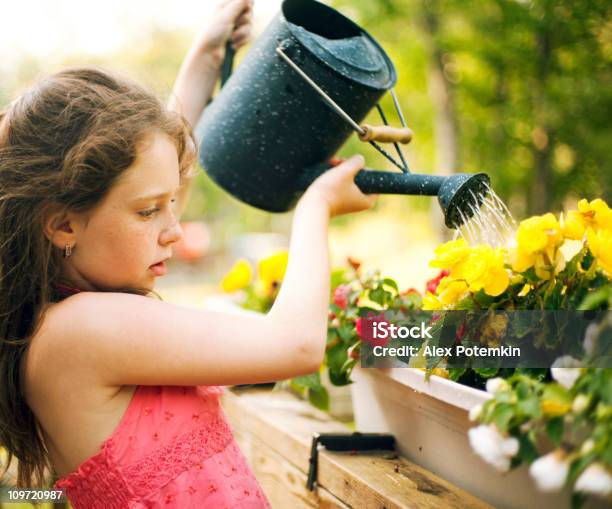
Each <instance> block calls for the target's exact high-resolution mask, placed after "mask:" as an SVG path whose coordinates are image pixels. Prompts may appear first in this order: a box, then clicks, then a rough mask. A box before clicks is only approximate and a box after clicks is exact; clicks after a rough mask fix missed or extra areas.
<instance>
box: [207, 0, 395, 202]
mask: <svg viewBox="0 0 612 509" xmlns="http://www.w3.org/2000/svg"><path fill="white" fill-rule="evenodd" d="M278 47H281V48H282V50H283V51H284V52H285V53H286V55H287V56H289V57H290V58H291V60H293V62H295V63H296V64H297V65H299V67H300V68H301V69H302V70H303V71H304V72H305V73H306V74H307V75H308V76H310V77H311V78H312V79H313V80H314V81H315V82H316V83H317V84H318V85H319V86H320V87H321V88H322V89H323V90H324V91H325V92H326V93H327V94H328V95H329V96H331V97H332V99H333V100H334V101H336V102H337V103H338V104H339V105H340V106H341V107H342V108H343V109H344V110H345V111H346V112H347V113H348V114H349V115H350V116H351V117H352V118H353V119H355V121H357V122H361V120H363V118H364V117H365V116H366V115H367V113H368V112H369V111H370V110H371V109H372V108H373V107H374V106H375V105H376V103H377V101H378V100H379V99H380V97H381V96H382V95H383V94H384V93H385V92H386V91H387V90H389V89H390V88H391V87H392V86H393V85H394V84H395V81H396V73H395V69H394V67H393V64H392V62H391V60H390V59H389V58H388V56H387V55H386V53H385V52H384V51H383V49H382V48H381V47H380V46H379V45H378V43H377V42H376V41H375V40H374V39H373V38H372V37H371V36H370V35H369V34H367V33H366V32H365V31H364V30H363V29H361V28H360V27H359V26H357V25H356V24H355V23H353V22H352V21H350V20H349V19H347V18H346V17H344V16H342V15H341V14H340V13H338V12H337V11H335V10H334V9H332V8H330V7H328V6H325V5H323V4H321V3H319V2H316V1H314V0H286V1H285V2H284V3H283V5H282V8H281V11H280V12H279V14H278V15H277V16H276V18H275V19H274V20H273V21H272V22H271V24H270V25H269V26H268V28H267V29H266V31H265V32H264V33H263V34H262V35H261V36H260V37H259V39H258V40H257V41H256V43H255V44H254V45H253V47H252V48H251V49H250V50H249V52H248V53H247V54H246V55H245V57H244V58H243V60H242V62H241V63H240V65H239V66H238V68H237V70H236V71H235V72H234V74H233V75H232V76H231V78H230V79H229V80H228V81H227V83H226V84H225V86H224V87H223V88H222V89H221V91H220V93H219V94H218V95H217V97H216V98H215V99H214V101H213V102H212V103H211V104H210V105H209V106H208V107H207V108H206V110H205V111H204V114H203V117H202V119H201V123H200V124H199V126H198V127H199V129H198V132H199V137H200V139H201V141H200V162H201V163H202V166H203V167H204V169H205V170H206V172H207V173H208V175H210V177H211V178H212V179H213V180H214V181H215V182H216V183H217V184H219V185H220V186H221V187H222V188H223V189H225V190H226V191H227V192H229V193H230V194H232V195H233V196H234V197H236V198H238V199H239V200H241V201H243V202H245V203H248V204H250V205H253V206H255V207H257V208H260V209H263V210H267V211H270V212H284V211H287V210H290V209H292V208H293V207H294V206H295V203H296V202H297V200H298V199H299V197H300V196H301V195H302V194H303V192H304V190H305V189H306V188H307V187H308V185H309V184H310V183H311V182H312V180H313V179H314V178H315V177H316V176H317V175H318V174H320V173H321V171H323V169H324V168H325V166H324V165H322V163H324V162H325V161H327V160H328V159H330V158H331V157H332V156H334V154H336V152H337V151H338V149H339V148H340V147H341V146H342V144H343V143H344V142H345V141H346V140H347V138H348V137H349V136H350V135H351V133H352V132H353V129H352V128H351V126H350V125H349V124H347V122H346V121H345V120H343V119H342V118H341V117H339V116H338V114H337V113H335V112H334V111H333V110H332V109H331V108H330V107H329V106H328V105H326V104H325V103H324V102H323V101H322V100H321V98H320V97H319V96H318V94H317V93H316V92H315V91H314V90H313V89H312V88H311V87H310V86H309V85H308V84H307V83H306V82H304V80H303V79H302V78H301V77H300V76H299V75H298V74H297V73H296V71H295V70H294V69H292V68H291V67H290V66H289V65H288V64H287V63H286V62H284V61H283V60H282V59H281V58H279V56H278V55H277V53H276V50H277V48H278Z"/></svg>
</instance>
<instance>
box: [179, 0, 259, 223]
mask: <svg viewBox="0 0 612 509" xmlns="http://www.w3.org/2000/svg"><path fill="white" fill-rule="evenodd" d="M252 7H253V2H252V0H222V1H220V2H219V3H218V4H217V7H216V9H215V11H214V12H213V14H212V16H211V17H210V19H209V21H208V23H207V24H206V26H204V28H203V29H202V30H201V32H200V33H199V34H198V35H197V36H196V38H195V40H194V42H193V44H192V46H191V48H190V49H189V51H188V52H187V55H186V56H185V59H184V60H183V63H182V64H181V68H180V69H179V72H178V75H177V77H176V81H175V83H174V87H173V88H172V93H171V94H170V98H169V100H168V109H170V110H172V111H176V112H178V113H180V114H181V115H183V116H184V117H185V118H186V119H187V121H188V122H189V123H190V124H191V126H192V127H193V128H195V126H196V124H197V123H198V120H199V119H200V115H201V114H202V111H203V110H204V107H205V106H206V104H207V103H208V101H209V100H210V97H211V96H212V93H213V90H214V88H215V83H216V82H217V79H218V77H219V70H220V69H221V65H222V62H223V58H224V57H225V44H226V42H227V41H228V40H230V41H231V43H232V47H233V48H234V49H238V48H240V47H241V46H243V45H245V44H246V43H247V42H248V40H249V37H250V35H251V17H252ZM192 181H193V178H185V179H184V181H183V185H182V186H181V189H180V190H179V193H178V196H177V213H178V216H179V217H180V216H181V215H182V213H183V211H184V209H185V206H186V204H187V200H188V199H189V193H190V190H191V184H192Z"/></svg>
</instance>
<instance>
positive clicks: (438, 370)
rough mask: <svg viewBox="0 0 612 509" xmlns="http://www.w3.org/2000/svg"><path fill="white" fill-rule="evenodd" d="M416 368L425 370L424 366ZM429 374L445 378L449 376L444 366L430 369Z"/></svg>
mask: <svg viewBox="0 0 612 509" xmlns="http://www.w3.org/2000/svg"><path fill="white" fill-rule="evenodd" d="M416 369H419V370H421V371H427V369H426V368H416ZM431 374H432V375H436V376H439V377H440V378H447V379H448V378H450V373H449V372H448V370H447V369H445V368H433V369H432V370H431Z"/></svg>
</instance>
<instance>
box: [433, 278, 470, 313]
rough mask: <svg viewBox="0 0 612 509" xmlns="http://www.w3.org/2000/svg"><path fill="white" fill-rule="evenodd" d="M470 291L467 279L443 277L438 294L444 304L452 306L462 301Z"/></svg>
mask: <svg viewBox="0 0 612 509" xmlns="http://www.w3.org/2000/svg"><path fill="white" fill-rule="evenodd" d="M467 291H468V285H467V284H466V283H465V281H461V280H457V279H453V278H451V277H449V276H446V277H443V278H442V280H441V281H440V284H439V285H438V289H437V290H436V294H437V296H438V299H439V300H440V302H441V303H442V304H443V305H444V306H451V305H453V304H455V303H457V302H458V301H460V300H461V299H462V298H463V297H464V296H465V294H466V293H467Z"/></svg>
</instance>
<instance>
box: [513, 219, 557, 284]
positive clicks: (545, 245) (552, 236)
mask: <svg viewBox="0 0 612 509" xmlns="http://www.w3.org/2000/svg"><path fill="white" fill-rule="evenodd" d="M516 244H517V245H516V248H514V249H512V250H511V259H512V269H513V270H514V271H515V272H524V271H526V270H527V269H529V268H530V267H533V266H534V265H536V263H538V266H539V268H540V269H541V268H542V267H543V266H544V265H553V266H555V267H557V265H558V264H559V263H560V261H559V259H558V257H557V252H558V248H559V246H561V244H563V235H562V232H561V225H560V224H559V221H557V219H556V218H555V216H554V215H553V214H551V213H550V212H549V213H548V214H544V215H543V216H533V217H530V218H528V219H525V220H524V221H521V223H520V225H519V228H518V231H517V232H516Z"/></svg>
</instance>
